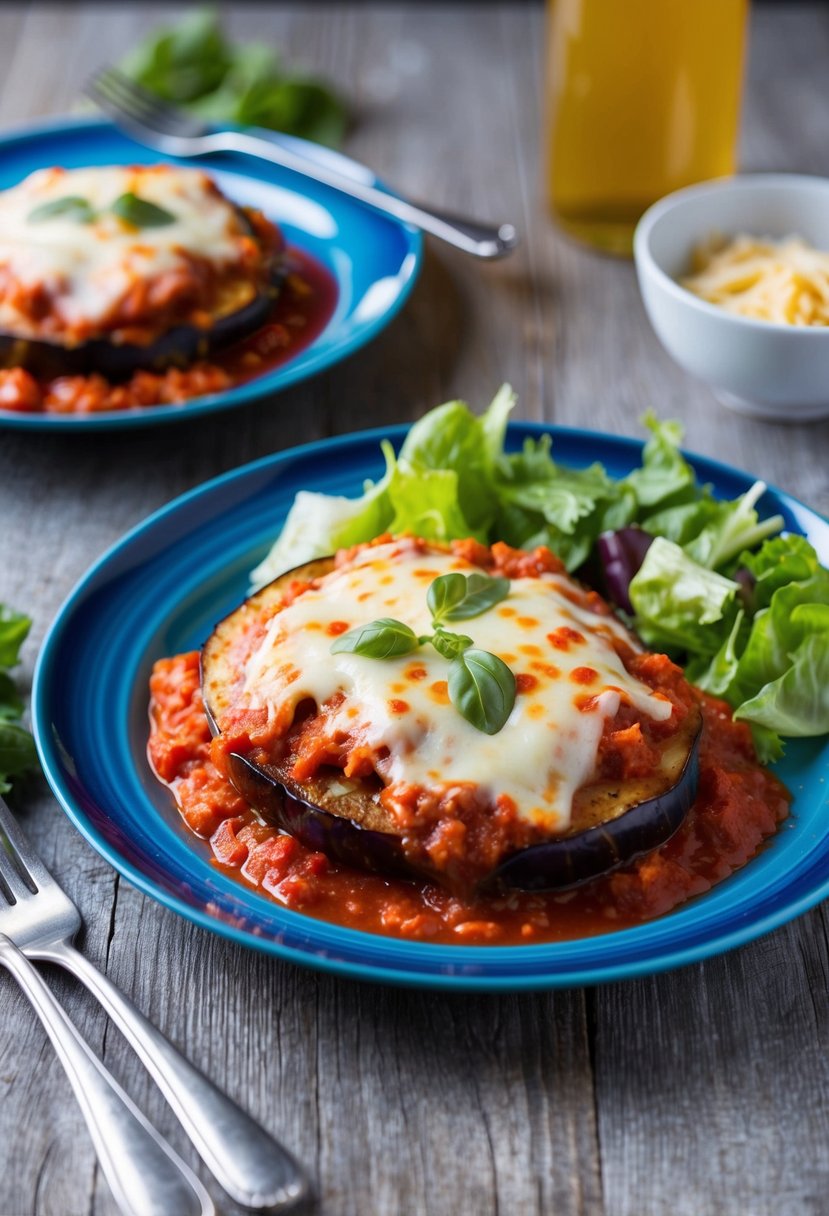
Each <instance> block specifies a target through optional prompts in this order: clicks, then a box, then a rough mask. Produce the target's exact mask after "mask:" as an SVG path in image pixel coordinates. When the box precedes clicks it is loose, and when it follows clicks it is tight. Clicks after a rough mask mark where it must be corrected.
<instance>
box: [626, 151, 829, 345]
mask: <svg viewBox="0 0 829 1216" xmlns="http://www.w3.org/2000/svg"><path fill="white" fill-rule="evenodd" d="M764 186H785V187H789V188H793V189H796V190H797V189H806V190H812V189H816V190H824V191H826V193H827V194H829V177H821V176H820V175H819V174H817V173H734V174H730V175H728V176H723V177H714V178H710V179H709V180H708V181H704V182H697V183H696V184H695V185H692V186H683V187H682V188H681V189H680V190H674V191H672V192H671V193H670V194H666V195H665V196H664V197H663V198H660V199H658V200H657V202H655V203H652V204H651V206H650V207H648V209H647V211H646V212H645V213H644V214H643V215H642V217H641V219H640V220H639V222H638V223H637V225H636V229H635V231H634V234H633V257H634V262H635V264H636V269H637V271H638V273H639V277H640V280H641V278H642V277H643V276H644V275H646V274H647V275H648V276H649V277H650V278H652V279H654V280H655V282H656V284H657V285H658V286H659V287H660V288H661V290H662V291H665V292H667V293H668V295H670V296H672V297H673V298H674V299H675V300H678V301H679V302H680V303H681V304H683V305H685V306H686V307H689V308H693V309H696V310H697V311H699V312H701V313H702V315H703V316H709V317H715V318H717V320H718V321H720V322H721V323H723V324H725V325H730V326H732V327H736V328H737V329H743V330H744V331H746V332H748V331H752V332H754V333H760V334H763V333H776V334H790V335H792V336H793V340H794V341H814V339H815V336H816V335H820V337H821V338H822V339H823V340H824V341H826V340H827V337H829V325H827V326H825V325H788V324H786V323H785V322H783V321H764V320H762V319H760V318H758V317H742V316H740V315H739V314H737V313H731V312H726V310H725V309H724V308H720V306H719V305H718V304H711V303H709V302H708V301H707V300H703V299H701V298H700V297H699V296H697V295H695V294H694V293H693V292H692V291H689V290H688V288H687V287H683V286H681V284H680V283H678V282H677V281H676V279H672V278H671V276H670V275H669V274H668V273H667V272H666V271H664V270H663V269H662V267H661V266H660V265H659V263H658V262H657V261H656V258H655V257H654V256H653V253H652V252H651V248H650V241H651V237H652V235H653V231H654V229H655V227H656V225H657V224H658V223H659V222H660V220H662V219H663V218H664V217H665V216H666V215H668V214H669V213H670V212H671V211H673V210H674V209H675V208H676V207H679V206H682V204H683V203H686V202H688V201H690V200H692V199H695V198H700V197H704V196H706V195H711V194H714V195H716V194H720V193H725V192H727V191H737V192H738V193H741V192H751V191H752V190H755V189H757V188H761V187H764ZM794 335H797V337H794ZM807 335H808V336H807Z"/></svg>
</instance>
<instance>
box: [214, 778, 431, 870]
mask: <svg viewBox="0 0 829 1216" xmlns="http://www.w3.org/2000/svg"><path fill="white" fill-rule="evenodd" d="M229 763H230V777H231V782H232V784H233V786H234V787H235V788H236V790H237V791H238V792H239V793H240V794H241V795H242V797H243V798H244V799H245V800H246V801H247V802H248V803H249V805H250V806H252V807H253V808H254V810H255V811H257V812H258V814H259V815H260V816H261V817H262V818H263V819H265V820H266V821H267V822H268V823H271V824H274V826H276V827H278V828H281V829H282V831H283V832H288V833H289V835H291V836H295V837H296V838H297V840H299V841H300V842H301V843H302V844H304V845H305V847H306V848H308V849H312V850H313V851H314V852H316V853H325V854H327V856H329V857H331V858H333V860H334V861H341V862H344V863H345V864H346V865H349V866H356V867H357V868H358V869H360V870H371V871H377V872H379V873H381V874H386V875H389V876H390V877H396V878H412V877H413V874H414V873H417V874H418V876H419V877H424V876H426V875H424V873H423V872H415V871H413V868H412V866H411V865H410V864H409V862H408V861H407V860H406V857H405V854H404V852H403V846H402V843H401V841H400V838H399V837H398V836H395V835H393V834H392V833H390V832H378V831H375V830H373V829H371V828H366V827H362V826H361V825H360V824H359V823H356V822H355V821H354V820H352V819H348V818H345V817H343V816H342V815H335V814H332V813H331V812H330V811H326V810H324V809H323V808H322V807H321V806H319V805H317V804H315V803H312V802H308V801H307V800H306V799H305V798H303V797H302V795H301V794H300V792H299V790H298V789H293V788H289V787H288V785H287V784H285V783H284V782H283V781H281V780H279V779H278V778H276V777H275V776H274V775H273V774H271V773H268V772H267V770H266V769H265V768H264V767H260V766H259V765H257V764H253V763H252V762H251V761H250V760H248V759H247V758H246V757H245V756H240V755H238V754H231V756H230V757H229Z"/></svg>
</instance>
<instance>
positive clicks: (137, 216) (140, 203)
mask: <svg viewBox="0 0 829 1216" xmlns="http://www.w3.org/2000/svg"><path fill="white" fill-rule="evenodd" d="M110 211H111V212H112V213H113V215H117V216H118V218H119V220H123V221H124V223H125V224H132V226H133V228H166V227H167V225H168V224H174V223H175V222H176V217H175V216H174V215H173V214H172V212H170V211H166V210H165V209H164V208H163V207H158V206H156V204H155V203H151V202H150V201H149V200H148V199H146V198H140V197H139V195H137V194H133V193H132V191H128V192H127V193H126V194H122V195H121V196H120V198H117V199H116V200H115V202H114V203H113V204H112V206H111V207H110Z"/></svg>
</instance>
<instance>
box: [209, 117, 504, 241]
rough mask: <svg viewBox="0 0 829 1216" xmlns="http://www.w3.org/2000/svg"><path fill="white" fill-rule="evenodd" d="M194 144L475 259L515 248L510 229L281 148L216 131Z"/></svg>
mask: <svg viewBox="0 0 829 1216" xmlns="http://www.w3.org/2000/svg"><path fill="white" fill-rule="evenodd" d="M198 142H199V145H200V148H201V150H202V151H203V152H204V153H205V154H209V153H213V152H241V153H242V154H243V155H246V156H256V157H258V158H259V159H260V160H268V161H271V162H272V163H273V164H275V165H281V166H282V167H283V168H286V169H295V170H296V171H297V172H298V173H302V174H303V175H304V176H305V177H312V178H314V180H315V181H318V182H323V183H324V184H325V185H326V186H333V187H334V188H335V189H336V190H340V191H342V193H343V194H350V195H351V197H352V198H356V199H359V200H360V202H362V203H368V205H369V206H370V207H374V208H375V210H377V211H382V212H383V213H384V214H386V215H393V216H394V217H395V219H398V220H402V221H403V222H404V223H405V224H413V225H414V226H415V228H422V229H423V231H424V232H429V233H431V235H432V236H436V237H438V238H439V239H440V240H442V241H446V242H447V244H449V245H454V246H455V247H456V248H457V249H463V250H464V252H465V253H471V254H473V255H474V256H475V257H479V258H500V257H504V255H505V254H507V253H509V252H510V251H511V250H512V249H514V248H515V246H516V245H517V244H518V236H517V234H516V231H515V228H514V227H513V226H512V224H485V223H480V222H479V221H477V220H470V219H464V218H462V217H461V216H456V215H450V214H449V213H447V212H442V211H435V210H432V209H427V208H425V207H422V206H421V205H419V204H418V203H411V202H409V201H408V200H407V199H403V198H399V197H398V196H397V195H395V194H387V193H386V192H385V191H384V190H379V189H378V188H377V187H376V186H371V185H369V184H368V183H367V182H361V181H358V180H357V179H356V178H353V177H350V176H349V175H347V174H345V173H338V172H337V170H336V169H329V168H328V167H327V166H326V165H320V164H317V163H316V162H315V161H311V160H309V159H307V158H306V157H304V156H299V155H297V153H295V152H291V151H290V149H288V148H286V147H284V146H283V145H282V144H276V143H272V142H271V140H268V139H262V138H260V137H258V136H256V135H248V134H246V133H245V132H243V131H216V132H214V133H213V134H210V135H204V136H201V137H200V138H199V140H198Z"/></svg>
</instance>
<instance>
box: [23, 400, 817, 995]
mask: <svg viewBox="0 0 829 1216" xmlns="http://www.w3.org/2000/svg"><path fill="white" fill-rule="evenodd" d="M408 429H409V428H408V426H407V425H402V426H394V427H388V428H384V427H379V428H375V429H372V430H367V431H360V432H356V433H353V434H349V435H342V436H337V437H334V438H331V439H325V440H319V441H315V442H312V443H308V444H303V445H301V446H299V447H295V448H290V449H286V450H285V451H282V452H278V453H275V454H272V455H270V456H265V457H262V458H260V459H258V460H255V461H253V462H251V463H249V464H246V465H243V466H240V467H239V468H236V469H232V470H230V471H228V472H226V473H223V474H221V475H220V476H218V477H215V478H213V479H211V480H210V481H207V482H205V483H203V484H202V485H200V486H196V487H195V488H194V489H192V490H190V491H188V492H187V493H185V494H183V495H181V496H179V497H178V498H176V499H174V500H173V501H171V502H170V503H167V504H166V505H165V506H163V507H161V508H159V509H158V510H157V511H155V512H153V513H152V514H151V515H150V516H148V517H147V518H146V519H145V520H143V521H142V522H141V523H139V524H137V525H136V526H135V527H133V528H132V529H131V530H130V531H129V532H127V533H126V535H125V536H123V537H122V538H121V539H120V540H119V541H117V542H116V543H115V544H114V545H112V546H111V547H110V548H109V549H108V550H107V551H106V552H105V553H104V554H103V555H102V556H101V557H100V558H99V559H98V560H97V561H96V562H95V563H94V564H93V565H92V566H91V567H90V568H89V570H88V571H87V572H86V574H85V575H84V576H83V577H82V578H81V579H80V580H79V582H78V583H77V584H76V586H75V587H74V589H73V590H72V591H71V592H70V594H69V596H68V597H67V599H66V600H65V601H64V603H63V605H62V606H61V608H60V609H59V611H58V614H57V616H56V618H55V620H54V622H53V624H52V625H51V627H50V629H49V631H48V633H47V635H46V638H45V640H44V642H43V645H42V647H41V650H40V653H39V655H38V659H37V663H36V666H35V673H34V680H33V687H32V720H33V731H34V735H35V740H36V743H37V749H38V753H39V756H40V760H41V764H42V766H43V771H44V773H45V775H46V777H47V780H48V782H49V784H50V786H51V788H52V791H53V793H54V794H55V796H56V798H57V799H58V801H59V803H60V804H61V806H62V807H63V809H64V811H65V812H66V814H67V816H68V818H69V819H70V821H71V822H72V823H73V824H74V826H75V827H76V828H77V829H78V830H79V831H80V833H81V834H82V835H83V836H84V837H85V839H86V840H87V841H88V842H89V843H90V844H91V845H92V846H93V848H95V849H96V851H97V852H98V853H99V854H100V855H101V856H102V857H104V859H105V860H107V861H108V862H109V863H110V864H111V865H112V866H113V867H114V868H115V869H116V870H118V871H119V872H120V873H121V874H122V875H123V876H124V877H125V878H126V879H127V880H128V881H129V882H130V883H132V885H133V886H135V887H136V888H137V889H138V890H140V891H142V892H143V893H144V894H146V895H149V896H151V897H152V898H154V899H155V900H157V901H158V902H159V903H161V904H162V905H164V906H165V907H167V908H169V909H171V910H172V911H174V912H176V913H178V914H179V915H180V916H182V917H183V918H184V919H185V920H188V921H190V922H192V923H194V924H196V925H199V926H200V927H201V928H205V929H208V930H210V931H211V932H214V933H217V934H218V935H219V936H222V937H225V938H228V939H229V940H231V941H234V942H236V943H237V944H240V945H243V946H247V947H251V948H254V949H258V950H260V951H262V952H265V953H268V954H272V955H275V956H277V957H279V958H283V959H286V960H288V961H291V962H294V963H297V964H299V965H301V966H310V967H312V968H314V969H317V970H321V971H325V972H329V973H333V974H335V975H339V976H342V977H346V978H351V979H362V980H369V981H372V982H382V983H391V984H399V985H402V986H414V987H420V988H434V989H441V990H464V991H468V992H475V991H489V992H503V991H511V992H515V991H527V990H538V989H549V988H568V987H581V986H585V985H594V984H600V983H606V982H610V981H618V980H627V979H634V978H637V977H639V976H643V975H650V974H656V973H658V972H662V971H667V970H672V969H674V968H677V967H681V966H685V965H688V964H690V963H695V962H700V961H702V960H703V959H706V958H709V957H712V956H714V955H718V954H721V953H724V952H726V951H728V950H732V949H734V948H736V947H738V946H741V945H745V944H747V943H748V942H750V941H753V940H755V939H756V938H758V937H761V936H762V935H763V934H765V933H768V932H770V931H771V930H773V929H776V928H778V927H780V926H781V925H783V924H785V923H787V922H788V921H790V920H792V919H794V918H795V917H797V916H800V915H801V914H802V913H804V912H806V911H808V910H809V909H810V908H812V907H814V906H815V905H816V904H817V903H819V902H820V901H821V900H822V899H824V898H826V897H827V896H829V873H827V874H826V875H825V877H823V878H822V879H820V878H818V880H817V881H815V882H814V883H813V884H812V885H811V886H810V887H809V888H808V889H807V890H805V891H804V892H803V893H801V894H800V895H798V896H797V897H794V898H789V899H787V900H785V899H784V900H783V902H782V903H780V904H776V905H775V906H774V907H772V908H771V909H770V910H769V911H767V912H764V913H763V914H761V915H757V916H752V917H751V918H750V919H749V920H745V921H743V922H742V923H738V924H737V925H735V926H733V927H731V928H730V929H729V930H728V931H727V932H724V933H719V934H716V933H714V934H713V935H712V936H706V937H702V938H699V939H698V940H694V941H691V942H689V944H687V945H685V946H682V947H679V948H676V947H673V948H672V947H671V945H670V938H671V936H672V935H671V921H672V918H673V916H676V915H678V914H680V913H682V912H683V910H687V909H688V908H691V907H693V908H696V909H702V910H701V912H700V913H699V916H698V917H697V920H698V921H699V926H700V931H702V930H703V929H707V927H708V921H710V920H712V919H713V922H714V924H716V921H717V919H718V917H717V915H716V914H715V915H714V916H713V918H712V917H710V916H709V917H706V913H705V907H704V901H705V899H706V896H705V895H703V896H700V897H698V898H697V899H695V900H692V901H691V902H690V904H685V905H683V906H682V908H680V909H678V910H677V912H676V913H674V914H669V915H667V916H664V917H661V918H657V919H656V920H654V921H648V922H646V923H645V924H644V925H639V926H635V927H633V928H631V929H622V930H617V931H614V932H611V933H608V934H601V935H597V936H594V937H588V938H579V939H574V940H572V941H565V942H557V943H546V944H539V945H533V946H520V947H489V946H487V947H474V946H473V947H469V946H452V945H429V944H423V943H418V942H408V941H402V940H400V939H396V938H386V937H382V936H379V935H374V934H369V933H365V932H362V931H359V930H352V929H345V928H342V927H341V926H339V925H333V924H331V923H330V922H326V921H321V920H316V919H314V918H312V917H306V916H303V915H301V914H300V913H295V912H290V911H288V910H287V909H283V908H281V906H279V905H278V904H275V903H272V901H270V900H267V905H268V908H269V913H270V912H271V909H272V910H273V912H272V915H274V916H275V917H276V918H277V920H278V921H279V922H280V925H281V926H284V928H285V934H286V936H287V937H290V935H291V930H295V933H294V936H296V935H300V936H303V937H305V938H310V939H311V941H312V943H316V944H317V947H318V949H316V950H314V949H313V948H311V949H309V948H308V947H300V946H294V945H291V944H289V943H288V942H285V941H281V940H274V939H273V938H266V937H262V936H259V935H257V934H256V933H255V932H253V931H251V930H249V929H244V928H241V929H240V928H237V927H236V926H235V925H233V924H231V923H228V921H227V920H223V919H222V918H221V917H219V916H216V915H212V914H211V913H209V912H208V911H206V910H204V909H202V908H201V907H195V906H194V905H193V904H191V903H188V902H187V901H186V900H185V899H183V898H181V897H180V896H179V895H178V894H175V893H173V892H170V891H168V890H165V889H164V888H163V887H161V886H159V885H158V884H157V883H156V882H154V880H153V879H152V878H151V877H148V876H147V875H146V874H145V873H144V872H143V871H142V870H141V869H140V868H139V867H137V866H136V865H134V864H132V863H131V862H130V861H129V860H128V859H126V858H125V857H123V856H122V855H121V853H120V852H119V851H118V849H117V848H115V847H113V846H112V845H111V844H110V843H109V842H108V841H107V840H106V839H105V838H104V837H103V836H102V835H101V833H100V832H98V831H97V830H96V828H95V827H94V826H93V825H92V824H91V823H90V822H89V820H88V819H87V817H86V815H85V814H84V812H83V810H82V809H80V808H79V806H78V805H77V804H76V803H75V802H74V801H73V799H72V797H71V794H70V793H68V792H67V790H66V783H65V777H64V770H63V766H62V761H61V756H60V749H59V745H58V744H56V742H55V740H54V739H53V737H52V730H51V716H50V713H49V698H48V692H49V686H50V684H51V682H52V680H53V678H54V675H55V669H56V667H57V665H58V663H59V660H60V648H61V641H62V636H63V634H64V633H65V631H66V628H67V627H68V625H69V623H70V622H71V620H72V618H73V615H74V613H75V612H76V611H77V610H78V609H80V608H81V607H82V605H83V602H84V600H85V599H86V598H87V596H88V595H89V594H91V593H92V591H93V590H94V589H95V584H96V581H97V580H98V579H99V578H100V577H101V576H102V575H105V574H106V572H107V569H108V567H109V566H110V564H111V563H113V562H115V561H117V560H118V559H119V558H120V557H122V556H123V555H124V554H125V553H126V552H127V551H129V549H130V548H131V547H132V546H133V545H134V544H135V543H136V542H137V541H139V540H140V539H141V538H143V537H145V536H147V535H148V534H149V533H151V532H152V531H153V530H154V529H158V528H159V526H160V525H163V524H164V523H165V521H167V520H168V519H169V518H170V517H171V516H175V515H176V514H177V513H178V512H179V511H182V510H184V509H187V508H190V507H192V506H193V504H198V503H199V500H200V499H201V500H205V501H208V500H210V499H211V498H216V499H219V498H220V497H221V495H222V492H223V491H224V490H227V489H228V488H229V487H232V486H233V485H235V484H236V483H243V482H244V481H245V480H247V479H252V478H255V477H256V476H257V474H259V473H261V472H264V471H269V472H273V473H274V474H278V473H279V471H280V469H281V468H283V467H287V466H288V465H289V464H296V463H297V462H305V461H309V460H311V461H313V460H314V458H315V457H319V456H320V455H321V454H325V455H326V456H328V455H330V454H331V453H332V452H333V453H339V454H344V453H345V452H347V451H348V449H356V448H359V447H360V446H363V445H370V444H379V441H380V439H383V438H388V439H391V441H392V442H393V443H395V445H397V444H398V443H399V442H400V441H402V439H403V437H404V436H405V434H406V433H407V431H408ZM541 434H551V435H552V437H553V440H554V442H555V441H556V440H558V441H559V442H563V443H565V444H566V443H568V442H569V443H571V444H574V445H578V444H580V443H581V444H588V443H589V444H594V445H600V446H603V447H604V448H610V449H612V450H613V451H614V452H616V453H619V454H621V455H623V456H625V457H630V456H633V455H638V453H640V452H641V448H642V441H640V440H637V439H633V438H629V437H625V436H616V435H611V434H607V433H602V432H596V431H590V430H585V429H582V428H570V427H558V426H551V425H545V424H541V423H523V422H518V423H511V424H510V428H509V437H510V440H511V441H512V440H514V441H515V442H516V443H520V441H521V440H522V439H523V438H524V437H525V436H528V435H529V436H533V437H537V436H539V435H541ZM685 455H686V456H687V458H688V459H689V460H690V462H691V463H692V464H693V466H694V468H695V470H696V471H697V473H698V475H700V476H701V477H703V478H711V479H712V480H714V481H715V482H719V483H721V484H725V485H727V486H729V487H730V488H732V489H733V490H734V492H735V493H740V492H743V490H744V489H745V488H746V487H747V485H748V484H750V483H751V481H752V480H753V478H752V477H751V475H750V474H746V473H744V472H742V471H741V470H739V469H736V468H735V467H733V466H730V465H727V464H723V463H721V462H719V461H716V460H712V459H709V458H707V457H704V456H699V455H695V454H693V453H689V452H687V451H686V452H685ZM600 456H601V454H600V453H597V458H600ZM565 460H566V458H565ZM768 492H769V493H770V494H771V495H773V496H774V497H775V498H776V499H777V500H778V502H779V503H780V504H782V505H783V506H784V507H785V508H786V510H787V511H788V512H789V514H790V515H791V516H793V517H794V518H796V519H797V520H798V522H802V523H803V524H804V525H808V526H810V527H812V528H813V527H814V526H815V525H818V527H819V530H820V537H821V541H822V543H823V546H824V550H825V551H826V552H829V520H827V519H826V518H824V517H823V516H821V515H820V514H819V513H818V512H816V511H814V510H812V509H811V508H809V507H807V506H806V505H805V504H804V503H801V502H800V501H799V500H797V499H795V498H793V497H791V496H790V495H788V494H786V493H785V492H784V491H782V490H779V489H777V488H776V487H775V486H773V485H769V486H768ZM208 518H209V513H208ZM194 526H195V527H198V526H204V525H203V523H202V524H201V525H194ZM192 530H193V529H192V528H191V529H190V531H188V532H187V533H186V535H188V536H189V535H190V534H191V532H192ZM143 560H144V561H145V560H147V559H143ZM824 560H825V557H824ZM138 564H139V566H140V565H141V564H143V561H140V562H139V563H138ZM804 860H808V857H807V858H806V859H804ZM813 860H814V859H813ZM724 885H727V884H724ZM715 890H722V886H720V887H718V888H715ZM776 893H777V892H776V891H775V894H776ZM260 898H262V899H264V898H265V897H260ZM643 930H645V931H647V933H648V934H649V935H650V936H651V937H653V938H655V939H656V949H657V951H658V952H657V953H656V954H654V953H652V952H651V951H652V950H653V949H654V947H653V945H651V946H646V947H645V948H644V950H643V952H642V954H641V956H637V957H632V958H626V959H624V960H623V961H622V962H603V961H602V960H601V955H602V954H603V953H605V954H606V953H608V952H610V953H611V954H612V953H613V952H614V944H617V943H618V944H622V943H626V944H629V943H630V942H631V941H632V940H633V938H634V937H635V935H637V934H640V933H641V932H642V931H643ZM330 946H333V947H334V948H341V949H345V950H356V951H358V952H361V953H362V954H363V955H364V956H367V958H368V960H369V961H365V958H364V960H363V961H360V960H359V959H356V960H355V959H354V958H346V959H341V958H337V957H328V956H326V955H325V954H322V953H320V952H319V948H320V947H322V948H323V949H324V948H327V947H330ZM384 953H385V954H391V955H400V954H402V955H403V957H405V958H408V959H411V960H412V961H414V962H418V963H422V964H423V967H424V969H423V970H407V969H405V968H404V967H403V966H395V965H383V964H382V963H381V965H377V964H376V963H372V962H371V961H370V959H371V957H372V956H382V955H383V954H384ZM568 953H570V954H574V955H576V956H578V955H581V956H582V957H584V956H587V958H586V962H583V963H582V965H581V968H580V967H578V966H573V965H571V966H570V967H569V968H568V967H565V968H564V969H560V970H554V971H549V970H545V969H544V966H545V964H546V965H547V966H550V965H554V964H555V961H556V960H555V956H556V955H557V954H558V955H566V954H568ZM594 956H595V957H594ZM487 962H491V963H492V964H494V965H497V966H500V967H505V966H506V965H507V964H508V963H509V964H513V965H519V966H522V967H523V971H522V972H520V973H512V972H510V973H502V974H486V973H485V971H484V972H482V971H481V968H482V967H484V968H485V967H486V964H487ZM465 969H470V970H469V972H468V973H466V972H465Z"/></svg>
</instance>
